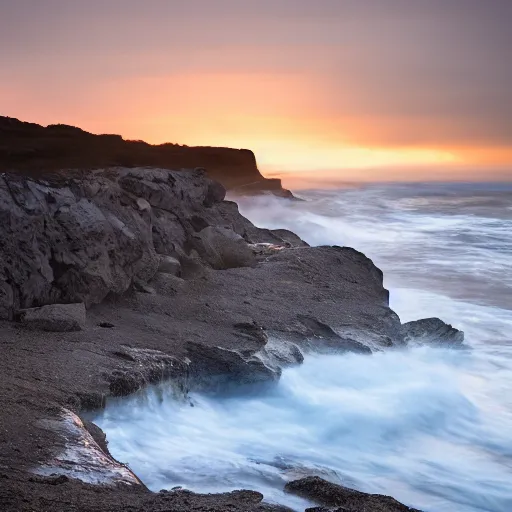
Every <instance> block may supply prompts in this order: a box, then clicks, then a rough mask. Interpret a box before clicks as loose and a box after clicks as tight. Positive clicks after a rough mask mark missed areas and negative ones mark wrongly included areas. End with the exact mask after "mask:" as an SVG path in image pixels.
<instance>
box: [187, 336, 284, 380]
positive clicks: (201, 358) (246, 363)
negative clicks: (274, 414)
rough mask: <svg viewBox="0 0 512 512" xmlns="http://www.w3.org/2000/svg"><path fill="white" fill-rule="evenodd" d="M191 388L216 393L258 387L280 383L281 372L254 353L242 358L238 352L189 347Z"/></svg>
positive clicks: (194, 344)
mask: <svg viewBox="0 0 512 512" xmlns="http://www.w3.org/2000/svg"><path fill="white" fill-rule="evenodd" d="M187 354H188V357H189V359H190V361H191V362H190V377H191V385H193V386H196V387H198V388H202V387H206V388H208V389H215V387H216V386H224V385H230V384H235V385H237V386H241V385H247V384H258V383H264V382H269V381H275V380H278V379H279V377H280V375H281V371H280V369H279V368H270V367H269V366H267V365H266V364H265V363H264V362H263V361H262V360H261V359H260V358H259V357H258V356H257V355H256V354H255V352H253V351H251V352H249V353H245V354H244V355H242V354H241V353H240V352H238V351H236V350H229V349H226V348H222V347H215V346H213V347H212V346H207V345H205V344H202V343H198V342H192V341H191V342H188V343H187Z"/></svg>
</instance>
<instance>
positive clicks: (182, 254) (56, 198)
mask: <svg viewBox="0 0 512 512" xmlns="http://www.w3.org/2000/svg"><path fill="white" fill-rule="evenodd" d="M224 198H225V189H224V187H223V186H222V185H220V184H219V183H217V182H215V181H212V180H211V179H210V178H209V177H208V176H207V175H206V173H205V172H204V171H202V170H196V171H190V172H180V171H172V170H168V169H159V168H138V167H129V168H127V167H109V168H106V169H97V170H93V171H89V172H87V173H81V172H78V171H69V172H65V173H64V172H59V173H57V174H55V173H52V174H51V175H48V176H45V175H43V176H37V177H31V176H29V175H27V174H25V173H17V172H6V173H4V174H3V175H2V177H1V178H0V216H1V220H2V222H1V223H0V233H1V238H2V241H3V244H2V247H1V248H0V260H1V263H2V265H0V318H1V319H2V320H1V321H0V324H1V329H2V336H1V338H0V343H1V347H2V352H1V353H2V358H1V360H0V372H1V375H2V378H1V380H0V385H1V393H0V408H1V409H0V410H1V412H0V447H1V450H0V509H2V510H5V511H18V510H27V511H28V510H31V511H33V510H37V511H45V510H48V511H50V510H51V511H61V510H62V511H69V510H74V511H86V510H87V511H91V510H94V511H98V512H100V511H102V512H103V511H121V510H123V511H125V510H133V511H146V510H147V511H164V510H166V511H168V510H176V511H185V510H205V511H206V510H210V511H217V510H219V511H220V510H233V511H236V510H240V511H242V510H244V511H249V510H260V511H263V510H285V508H283V507H279V506H275V505H270V504H265V503H264V502H263V501H262V500H263V499H264V497H263V496H262V495H261V494H260V493H257V492H253V491H235V492H232V493H227V494H219V495H207V496H204V495H198V494H194V493H191V492H188V491H183V490H177V491H172V492H161V493H156V494H155V493H150V492H149V491H148V490H147V489H146V488H145V486H144V485H143V484H142V483H141V482H140V481H139V480H138V478H137V477H136V475H134V474H133V473H131V471H130V470H129V469H128V468H126V467H125V466H123V465H122V464H119V463H118V462H116V461H115V460H113V459H112V458H111V457H110V455H109V453H108V448H107V447H106V442H105V438H104V435H103V434H102V432H101V431H100V430H99V429H98V428H97V427H95V426H94V425H91V424H88V423H87V422H82V420H81V419H80V415H81V414H82V413H83V412H84V411H87V410H91V409H97V408H101V407H103V406H104V404H105V401H106V399H107V397H110V396H124V395H128V394H130V393H133V392H135V391H137V390H138V389H141V388H143V387H144V386H146V385H147V384H151V383H157V382H161V381H162V380H169V381H170V382H172V383H173V385H175V386H176V388H177V392H179V393H183V394H186V393H187V392H188V391H190V390H196V389H209V390H211V389H214V388H223V387H225V386H243V385H255V384H256V385H258V384H267V383H272V382H273V381H276V380H277V379H279V376H280V373H281V370H282V368H284V367H285V366H286V365H289V364H300V363H301V362H302V358H303V354H305V353H307V352H308V351H320V352H326V353H340V352H346V351H356V352H362V353H368V354H371V353H372V352H373V351H377V350H387V349H392V348H393V347H403V346H405V345H406V344H407V343H414V342H416V341H417V340H420V341H421V342H428V343H450V344H455V345H458V344H460V343H461V341H462V333H460V332H458V331H456V330H454V329H452V328H451V327H450V326H446V324H444V323H443V322H441V321H439V320H436V319H430V320H429V321H422V322H418V323H415V324H414V325H409V324H405V325H402V324H401V323H400V319H399V318H398V316H397V315H396V314H395V313H394V312H393V311H392V310H391V309H390V308H389V303H388V292H387V290H386V289H385V288H384V287H383V282H382V277H383V276H382V272H381V271H380V270H379V269H378V268H377V267H375V266H374V265H373V263H372V262H371V260H369V259H368V258H366V257H365V256H364V255H363V254H361V253H359V252H357V251H355V250H353V249H350V248H346V247H315V248H311V247H309V246H308V245H307V244H306V243H305V242H304V241H302V240H301V239H300V238H299V237H297V236H296V235H294V234H293V233H291V232H289V231H286V230H266V229H259V228H257V227H255V226H254V225H253V224H252V223H251V222H249V221H248V220H247V219H245V218H244V217H243V216H242V215H240V213H239V212H238V207H237V205H236V204H235V203H233V202H229V201H225V200H224ZM315 489H317V487H315ZM301 492H302V491H301ZM315 492H317V491H315ZM353 492H356V491H353ZM359 494H363V493H359ZM310 497H311V498H314V496H313V494H311V495H310ZM382 498H383V499H377V498H375V499H372V500H370V501H367V500H366V501H365V500H362V501H361V500H360V501H358V500H353V501H351V502H350V503H348V504H342V503H340V504H339V505H338V504H337V503H334V505H333V506H335V507H338V508H335V509H336V510H351V511H355V512H356V511H359V510H361V511H362V510H365V511H367V512H371V511H373V510H375V511H394V510H409V509H407V507H405V506H403V505H400V504H399V505H400V506H401V507H403V508H396V506H395V504H396V503H397V502H394V500H393V503H392V504H391V505H390V503H391V502H389V499H390V498H386V497H382ZM384 498H386V499H384ZM317 501H318V500H317ZM361 503H363V505H361ZM323 505H326V503H323ZM327 505H328V506H331V504H330V503H328V504H327ZM340 507H341V508H340ZM362 507H364V508H362ZM393 507H395V508H393ZM411 510H412V509H411Z"/></svg>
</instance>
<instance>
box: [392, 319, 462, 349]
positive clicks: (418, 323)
mask: <svg viewBox="0 0 512 512" xmlns="http://www.w3.org/2000/svg"><path fill="white" fill-rule="evenodd" d="M402 335H403V337H404V340H405V342H406V343H408V344H428V345H444V346H445V345H451V346H454V345H456V346H458V345H461V344H462V342H463V341H464V333H463V332H462V331H459V330H458V329H455V328H454V327H452V326H451V325H449V324H446V323H445V322H443V321H442V320H440V319H439V318H424V319H422V320H415V321H412V322H407V323H405V324H403V325H402Z"/></svg>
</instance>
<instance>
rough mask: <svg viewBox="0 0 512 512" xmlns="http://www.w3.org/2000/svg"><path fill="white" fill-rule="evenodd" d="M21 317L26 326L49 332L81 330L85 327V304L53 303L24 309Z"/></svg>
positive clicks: (20, 314) (20, 313)
mask: <svg viewBox="0 0 512 512" xmlns="http://www.w3.org/2000/svg"><path fill="white" fill-rule="evenodd" d="M19 319H20V321H21V322H22V323H23V325H25V326H26V327H28V328H30V329H36V330H41V331H49V332H69V331H81V330H82V329H84V327H85V305H84V304H83V303H79V304H51V305H49V306H42V307H39V308H30V309H24V310H21V311H20V312H19Z"/></svg>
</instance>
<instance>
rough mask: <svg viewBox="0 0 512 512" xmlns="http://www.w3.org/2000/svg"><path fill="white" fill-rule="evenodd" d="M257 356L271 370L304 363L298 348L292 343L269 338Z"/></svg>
mask: <svg viewBox="0 0 512 512" xmlns="http://www.w3.org/2000/svg"><path fill="white" fill-rule="evenodd" d="M258 356H259V357H260V358H261V359H262V361H264V362H265V364H266V365H267V366H269V367H271V368H286V367H287V366H294V365H298V364H302V363H303V362H304V356H303V354H302V352H301V350H300V348H299V347H298V346H297V345H296V344H295V343H293V342H290V341H288V340H285V339H279V338H276V337H274V336H271V337H270V338H269V340H268V342H267V344H266V345H265V347H264V348H263V349H262V350H260V351H259V352H258Z"/></svg>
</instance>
